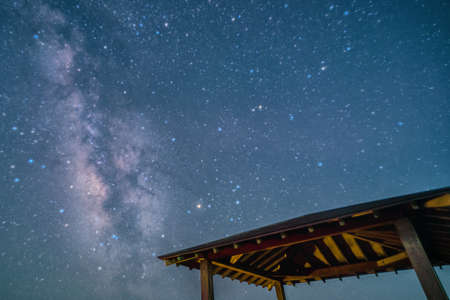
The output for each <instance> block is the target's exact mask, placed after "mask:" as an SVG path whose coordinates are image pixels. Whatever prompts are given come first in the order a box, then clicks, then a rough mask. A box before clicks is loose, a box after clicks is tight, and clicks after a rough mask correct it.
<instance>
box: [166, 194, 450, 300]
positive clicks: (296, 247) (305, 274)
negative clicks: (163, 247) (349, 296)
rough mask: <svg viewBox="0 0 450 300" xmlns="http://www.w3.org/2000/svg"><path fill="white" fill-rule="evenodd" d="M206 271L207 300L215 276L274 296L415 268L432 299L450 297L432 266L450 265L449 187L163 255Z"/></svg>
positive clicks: (203, 279)
mask: <svg viewBox="0 0 450 300" xmlns="http://www.w3.org/2000/svg"><path fill="white" fill-rule="evenodd" d="M159 258H160V259H162V260H164V261H165V263H166V265H172V264H175V265H177V266H179V265H181V266H186V267H188V268H190V269H200V280H201V299H202V300H212V299H214V291H213V275H219V276H221V277H222V278H224V277H228V278H230V279H232V280H239V281H240V282H247V283H248V284H254V285H256V286H261V287H263V288H267V289H268V290H269V291H271V290H272V289H273V288H274V289H275V291H276V295H277V299H278V300H285V299H286V296H285V293H284V285H285V284H287V285H296V284H299V283H307V284H309V282H311V281H315V280H321V281H323V282H326V281H327V280H329V279H339V280H342V278H343V277H348V276H356V277H358V278H359V276H360V275H365V274H374V275H377V274H378V273H381V272H397V270H405V269H411V268H413V269H414V270H415V272H416V274H417V276H418V278H419V281H420V283H421V285H422V288H423V290H424V292H425V295H426V296H427V298H428V299H438V300H441V299H442V300H443V299H448V296H447V294H446V292H445V289H444V288H443V286H442V284H441V282H440V281H439V278H438V277H437V275H436V272H435V270H434V268H433V266H439V267H441V266H442V265H448V264H450V187H446V188H441V189H437V190H432V191H426V192H421V193H416V194H410V195H404V196H400V197H394V198H389V199H383V200H378V201H373V202H366V203H362V204H357V205H351V206H347V207H342V208H337V209H332V210H327V211H322V212H318V213H313V214H309V215H305V216H302V217H298V218H294V219H291V220H287V221H284V222H281V223H276V224H273V225H269V226H265V227H261V228H258V229H254V230H250V231H248V232H244V233H240V234H237V235H233V236H230V237H227V238H224V239H220V240H217V241H213V242H210V243H206V244H202V245H199V246H195V247H192V248H189V249H185V250H180V251H177V252H174V253H169V254H165V255H161V256H159Z"/></svg>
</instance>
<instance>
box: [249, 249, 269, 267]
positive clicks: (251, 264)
mask: <svg viewBox="0 0 450 300" xmlns="http://www.w3.org/2000/svg"><path fill="white" fill-rule="evenodd" d="M270 251H271V250H267V251H264V252H263V253H261V255H260V256H258V257H257V258H256V259H255V260H254V261H252V262H250V266H253V265H254V264H256V263H257V262H258V261H260V260H261V259H263V258H264V257H266V255H268V254H269V253H270Z"/></svg>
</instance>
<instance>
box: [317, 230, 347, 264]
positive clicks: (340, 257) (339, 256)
mask: <svg viewBox="0 0 450 300" xmlns="http://www.w3.org/2000/svg"><path fill="white" fill-rule="evenodd" d="M323 242H324V244H325V245H326V246H327V247H328V248H329V249H330V251H331V253H332V254H333V255H334V257H335V258H336V260H337V261H338V262H340V263H348V260H347V258H346V257H345V256H344V254H343V253H342V251H341V249H339V246H338V245H337V244H336V242H335V241H334V239H333V237H331V236H326V237H324V238H323Z"/></svg>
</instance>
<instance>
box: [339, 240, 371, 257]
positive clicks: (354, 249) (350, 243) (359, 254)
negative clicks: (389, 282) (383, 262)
mask: <svg viewBox="0 0 450 300" xmlns="http://www.w3.org/2000/svg"><path fill="white" fill-rule="evenodd" d="M342 237H343V238H344V240H345V242H346V243H347V245H348V246H349V247H350V250H352V253H353V254H354V255H355V257H356V258H357V259H360V260H367V257H366V256H365V255H364V253H363V252H362V250H361V248H360V247H359V245H358V243H357V242H356V240H355V238H354V237H353V236H352V235H350V234H348V233H343V234H342Z"/></svg>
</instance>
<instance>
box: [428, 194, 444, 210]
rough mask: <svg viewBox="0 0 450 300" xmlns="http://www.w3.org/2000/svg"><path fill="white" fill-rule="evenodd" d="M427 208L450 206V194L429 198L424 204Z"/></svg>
mask: <svg viewBox="0 0 450 300" xmlns="http://www.w3.org/2000/svg"><path fill="white" fill-rule="evenodd" d="M424 206H425V207H426V208H437V207H448V206H450V194H445V195H442V196H440V197H437V198H434V199H431V200H428V201H427V202H425V205H424Z"/></svg>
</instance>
